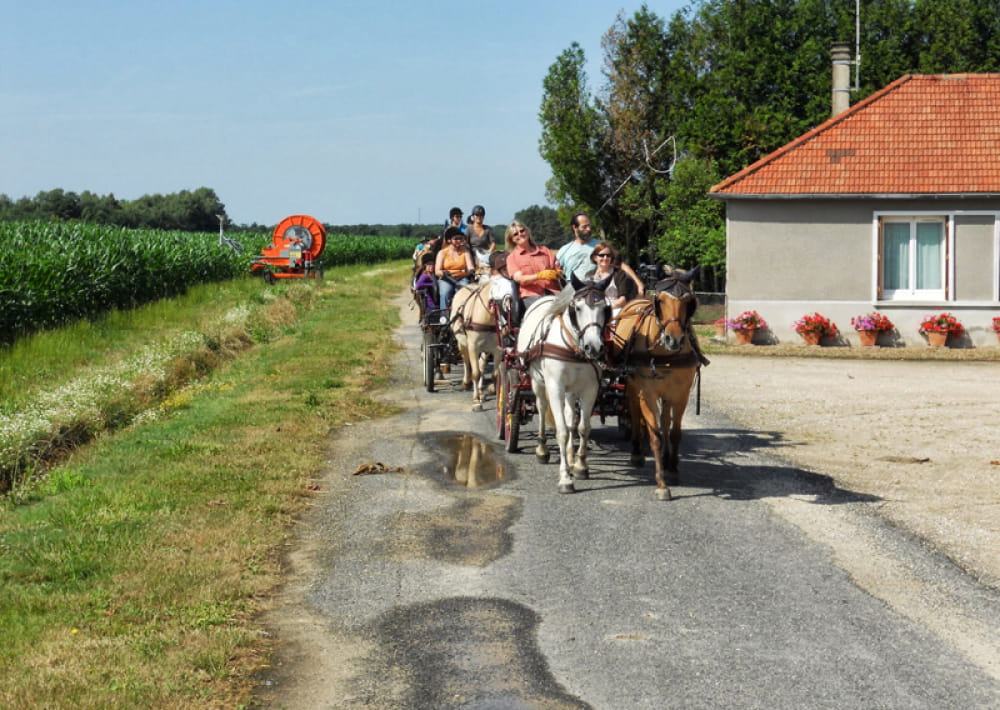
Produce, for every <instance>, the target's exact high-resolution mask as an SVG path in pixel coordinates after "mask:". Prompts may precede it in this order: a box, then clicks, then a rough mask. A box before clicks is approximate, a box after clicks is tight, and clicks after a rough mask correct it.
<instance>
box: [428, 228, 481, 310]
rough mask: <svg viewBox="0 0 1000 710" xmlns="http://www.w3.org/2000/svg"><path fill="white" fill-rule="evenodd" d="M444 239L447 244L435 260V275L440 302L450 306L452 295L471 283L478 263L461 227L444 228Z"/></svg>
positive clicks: (440, 304) (442, 305) (441, 305)
mask: <svg viewBox="0 0 1000 710" xmlns="http://www.w3.org/2000/svg"><path fill="white" fill-rule="evenodd" d="M444 241H445V246H444V247H442V248H441V251H439V252H438V253H437V259H436V260H435V261H434V275H435V276H437V278H438V304H439V306H440V307H441V308H449V307H450V306H451V297H452V295H453V294H454V293H455V291H456V290H457V289H459V288H461V287H462V286H465V285H466V284H468V283H469V278H470V277H471V276H472V274H474V273H475V271H476V265H475V263H473V261H472V252H471V251H469V248H468V246H467V245H466V243H465V235H464V234H462V230H461V229H459V228H458V227H448V229H446V230H444Z"/></svg>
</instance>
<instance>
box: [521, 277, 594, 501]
mask: <svg viewBox="0 0 1000 710" xmlns="http://www.w3.org/2000/svg"><path fill="white" fill-rule="evenodd" d="M570 278H571V285H570V286H567V287H566V288H564V289H563V290H562V292H561V293H559V294H558V295H556V296H545V297H543V298H540V299H538V301H536V302H535V303H533V304H532V305H531V307H530V308H529V309H528V311H527V313H525V314H524V318H523V320H522V322H521V330H520V332H519V333H518V338H517V352H518V354H519V355H520V356H521V357H522V358H523V359H524V360H525V361H526V362H527V363H528V371H529V373H530V375H531V389H532V391H533V392H534V394H535V407H536V409H537V410H538V446H537V447H536V449H535V455H536V456H537V457H538V458H539V459H540V460H542V461H547V460H548V458H549V453H548V449H547V448H546V445H545V437H546V434H545V420H546V417H547V416H548V412H549V411H550V410H551V412H552V417H553V419H554V421H555V428H556V440H557V442H558V443H559V492H560V493H573V492H575V491H576V489H575V487H574V486H573V479H574V478H580V479H584V478H587V477H589V475H590V472H589V469H588V468H587V442H588V440H589V439H590V417H591V414H592V413H593V411H594V403H595V402H596V401H597V393H598V390H599V388H600V382H601V376H600V365H599V362H600V360H601V358H602V357H603V356H604V326H605V324H606V323H607V321H608V318H609V315H610V310H611V309H610V308H609V306H608V303H607V300H606V299H605V297H604V289H606V288H607V286H608V284H609V283H611V278H610V277H609V278H607V279H604V280H603V281H601V282H599V283H596V284H595V283H592V282H586V283H584V282H582V281H580V280H579V279H578V278H577V277H576V276H575V275H571V277H570ZM577 413H579V424H578V426H577V435H578V436H579V442H578V443H577V446H576V449H575V451H574V446H573V431H572V430H573V421H574V416H575V415H576V414H577ZM571 469H572V471H571Z"/></svg>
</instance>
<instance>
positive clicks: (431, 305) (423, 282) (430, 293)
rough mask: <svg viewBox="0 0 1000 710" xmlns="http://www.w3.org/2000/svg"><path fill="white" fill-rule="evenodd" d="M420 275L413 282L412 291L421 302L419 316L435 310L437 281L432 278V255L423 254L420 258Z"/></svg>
mask: <svg viewBox="0 0 1000 710" xmlns="http://www.w3.org/2000/svg"><path fill="white" fill-rule="evenodd" d="M420 269H421V271H420V275H419V276H417V279H416V281H414V282H413V290H414V291H415V292H416V294H417V296H418V297H419V298H422V299H423V300H422V301H421V306H422V308H421V311H420V312H421V315H423V314H424V313H426V312H427V311H433V310H434V309H435V308H437V302H436V300H435V298H436V295H437V279H435V278H434V255H433V254H424V255H423V256H421V257H420Z"/></svg>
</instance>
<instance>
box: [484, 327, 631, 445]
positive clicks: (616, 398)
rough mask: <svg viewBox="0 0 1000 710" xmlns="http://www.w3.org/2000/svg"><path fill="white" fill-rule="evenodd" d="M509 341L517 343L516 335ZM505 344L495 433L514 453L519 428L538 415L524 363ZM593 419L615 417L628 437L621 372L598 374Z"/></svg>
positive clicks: (498, 376)
mask: <svg viewBox="0 0 1000 710" xmlns="http://www.w3.org/2000/svg"><path fill="white" fill-rule="evenodd" d="M498 337H499V335H498ZM512 340H513V342H516V341H517V336H516V333H515V334H514V337H513V339H512ZM508 342H510V339H508V340H507V341H505V340H501V342H500V347H501V353H502V357H501V362H500V363H499V364H498V366H497V368H496V378H495V380H496V392H497V396H496V403H497V409H496V432H497V438H498V439H500V440H502V441H503V442H504V445H505V448H506V450H507V451H508V452H510V453H514V452H516V451H517V450H518V439H519V437H520V433H521V426H522V425H524V424H527V423H529V422H530V421H531V420H532V418H533V417H534V416H535V415H536V414H538V408H537V406H536V403H535V393H534V391H533V390H532V389H531V375H530V374H529V373H528V366H527V363H525V362H524V359H523V358H522V357H521V356H520V355H519V354H518V353H517V351H516V349H515V348H514V347H513V346H511V345H509V344H507V343H508ZM593 415H594V416H598V417H600V420H601V424H605V423H606V421H607V418H608V417H616V418H617V420H618V429H619V431H621V432H622V435H623V436H624V437H625V438H628V437H629V436H630V435H631V422H630V419H629V412H628V402H627V401H626V399H625V375H624V372H623V371H620V370H617V369H611V368H605V369H602V370H601V389H600V393H599V394H598V397H597V402H596V403H595V404H594V411H593Z"/></svg>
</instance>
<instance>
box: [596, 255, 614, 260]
mask: <svg viewBox="0 0 1000 710" xmlns="http://www.w3.org/2000/svg"><path fill="white" fill-rule="evenodd" d="M597 258H598V259H610V258H611V255H610V254H598V255H597Z"/></svg>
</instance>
